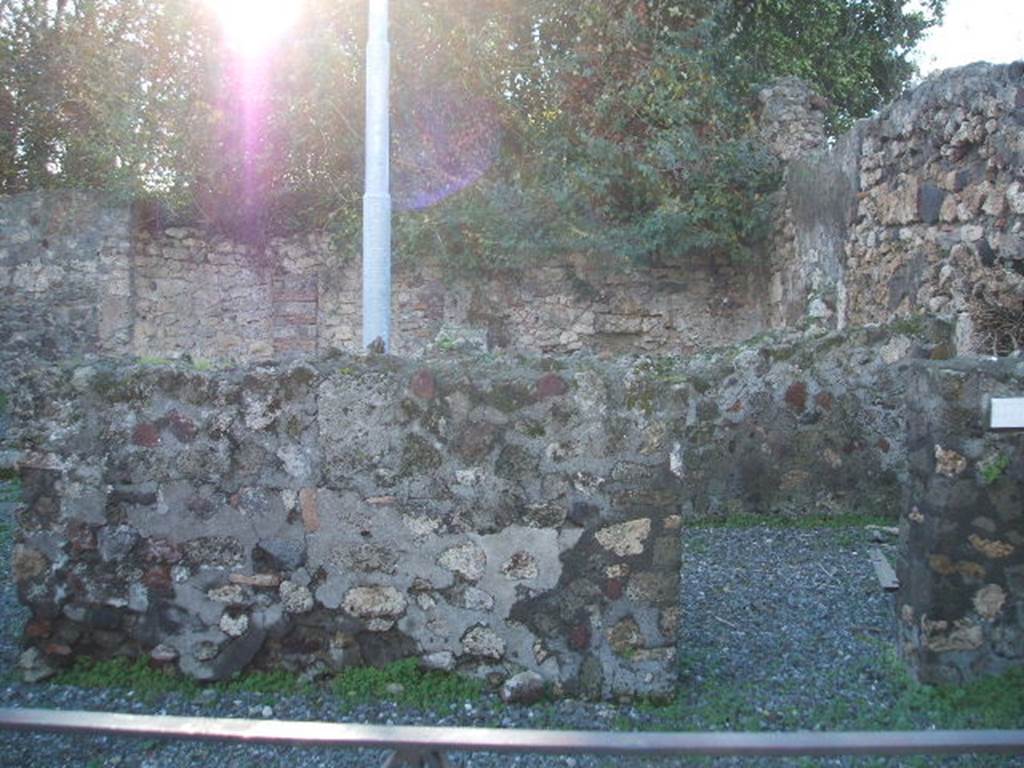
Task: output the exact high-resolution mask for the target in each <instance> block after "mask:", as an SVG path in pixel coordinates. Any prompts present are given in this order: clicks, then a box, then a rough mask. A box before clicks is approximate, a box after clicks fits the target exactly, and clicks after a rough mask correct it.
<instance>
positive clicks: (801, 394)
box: [786, 381, 807, 411]
mask: <svg viewBox="0 0 1024 768" xmlns="http://www.w3.org/2000/svg"><path fill="white" fill-rule="evenodd" d="M786 402H787V403H788V404H789V405H790V406H792V407H793V408H794V409H796V410H798V411H802V410H803V409H804V408H805V407H806V405H807V385H806V384H804V383H803V382H802V381H794V382H793V383H792V384H790V385H789V389H787V390H786Z"/></svg>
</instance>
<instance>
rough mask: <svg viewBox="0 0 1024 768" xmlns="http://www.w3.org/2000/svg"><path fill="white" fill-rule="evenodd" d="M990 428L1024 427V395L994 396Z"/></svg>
mask: <svg viewBox="0 0 1024 768" xmlns="http://www.w3.org/2000/svg"><path fill="white" fill-rule="evenodd" d="M989 413H990V416H989V429H1024V397H993V398H992V408H991V409H990V411H989Z"/></svg>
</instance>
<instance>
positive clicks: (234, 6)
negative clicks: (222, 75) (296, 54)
mask: <svg viewBox="0 0 1024 768" xmlns="http://www.w3.org/2000/svg"><path fill="white" fill-rule="evenodd" d="M208 2H209V4H210V6H211V7H212V8H213V10H214V12H215V13H216V14H217V18H219V19H220V23H221V26H222V27H223V29H224V41H225V43H226V44H227V46H228V48H230V49H231V50H232V51H234V52H235V53H238V54H240V55H242V56H246V57H253V56H259V55H261V54H263V53H265V52H266V51H268V50H269V49H271V48H272V47H273V46H274V45H275V44H276V43H278V42H280V41H281V39H282V38H283V37H284V36H285V35H286V34H287V33H288V30H289V29H290V28H291V27H292V26H293V25H294V24H295V22H296V20H297V19H298V16H299V11H300V2H299V1H298V0H208Z"/></svg>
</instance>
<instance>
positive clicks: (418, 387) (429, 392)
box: [409, 368, 437, 400]
mask: <svg viewBox="0 0 1024 768" xmlns="http://www.w3.org/2000/svg"><path fill="white" fill-rule="evenodd" d="M409 390H410V391H411V392H412V393H413V394H414V395H415V396H416V397H418V398H419V399H420V400H433V399H434V397H435V396H436V395H437V379H435V378H434V374H433V373H431V372H430V371H428V370H427V369H426V368H424V369H422V370H419V371H416V373H414V374H413V376H412V380H411V381H410V382H409Z"/></svg>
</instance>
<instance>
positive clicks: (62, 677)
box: [53, 657, 199, 697]
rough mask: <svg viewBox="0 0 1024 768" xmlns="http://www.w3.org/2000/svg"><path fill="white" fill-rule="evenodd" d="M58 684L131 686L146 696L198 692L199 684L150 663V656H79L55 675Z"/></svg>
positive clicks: (99, 686)
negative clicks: (106, 657) (132, 657)
mask: <svg viewBox="0 0 1024 768" xmlns="http://www.w3.org/2000/svg"><path fill="white" fill-rule="evenodd" d="M53 682H54V683H56V684H58V685H75V686H78V687H80V688H129V689H131V690H134V691H137V692H139V693H140V694H141V695H142V696H144V697H153V696H158V695H160V694H164V693H172V692H179V693H184V694H187V695H195V694H197V693H198V692H199V685H198V683H196V682H195V681H194V680H191V679H189V678H187V677H184V676H183V675H181V674H179V673H177V672H176V671H174V670H167V669H158V668H155V667H152V666H150V664H149V661H148V659H146V658H144V657H140V658H138V659H134V660H132V659H127V658H124V657H116V658H113V659H101V660H97V659H90V658H87V657H79V658H77V659H75V662H74V663H73V664H72V665H71V666H70V667H69V668H67V669H65V670H64V671H62V672H61V673H59V674H58V675H57V676H56V677H54V678H53Z"/></svg>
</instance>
